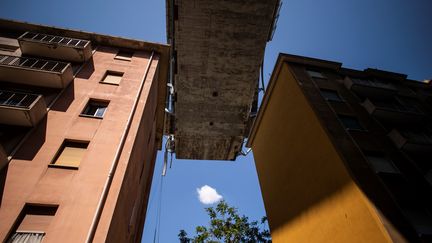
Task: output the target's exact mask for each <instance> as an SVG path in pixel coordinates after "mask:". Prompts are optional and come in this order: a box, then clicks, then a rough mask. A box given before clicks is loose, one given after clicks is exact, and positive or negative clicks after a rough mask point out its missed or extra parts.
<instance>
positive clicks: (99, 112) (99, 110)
mask: <svg viewBox="0 0 432 243" xmlns="http://www.w3.org/2000/svg"><path fill="white" fill-rule="evenodd" d="M105 109H106V107H98V108H97V110H96V114H95V116H98V117H103V115H104V113H105Z"/></svg>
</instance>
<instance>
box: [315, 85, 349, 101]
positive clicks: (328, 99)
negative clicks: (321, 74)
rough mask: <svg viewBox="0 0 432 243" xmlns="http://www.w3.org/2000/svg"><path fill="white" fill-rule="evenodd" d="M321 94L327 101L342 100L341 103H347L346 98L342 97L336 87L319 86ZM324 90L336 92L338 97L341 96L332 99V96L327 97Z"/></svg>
mask: <svg viewBox="0 0 432 243" xmlns="http://www.w3.org/2000/svg"><path fill="white" fill-rule="evenodd" d="M319 91H320V94H321V96H322V97H323V98H324V99H325V100H326V101H332V102H340V103H345V100H344V99H343V98H342V96H340V94H339V92H338V91H337V90H334V89H326V88H319ZM323 92H334V93H335V94H336V96H337V97H339V99H332V98H328V97H326V96H325V95H324V94H323Z"/></svg>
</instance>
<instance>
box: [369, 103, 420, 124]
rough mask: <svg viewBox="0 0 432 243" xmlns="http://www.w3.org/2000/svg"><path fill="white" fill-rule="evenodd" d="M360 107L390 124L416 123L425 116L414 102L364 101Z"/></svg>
mask: <svg viewBox="0 0 432 243" xmlns="http://www.w3.org/2000/svg"><path fill="white" fill-rule="evenodd" d="M362 105H363V107H364V108H365V109H366V110H367V111H368V112H369V114H371V115H372V116H374V117H376V118H377V119H379V120H382V121H386V122H390V123H396V124H398V123H405V124H406V123H416V122H420V121H422V120H424V119H425V118H426V114H425V113H424V112H423V111H422V110H421V109H420V108H419V107H418V106H417V105H416V104H415V103H414V101H407V100H405V101H403V100H402V99H398V98H391V99H388V100H374V101H372V100H370V99H366V100H365V101H364V102H363V103H362Z"/></svg>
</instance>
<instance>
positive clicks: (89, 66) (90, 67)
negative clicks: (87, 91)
mask: <svg viewBox="0 0 432 243" xmlns="http://www.w3.org/2000/svg"><path fill="white" fill-rule="evenodd" d="M94 70H95V67H94V62H93V57H91V58H90V59H89V60H88V61H87V63H86V64H85V66H84V67H83V68H82V69H81V71H79V73H78V74H77V75H76V77H77V78H82V79H89V78H90V76H91V75H92V74H93V72H94Z"/></svg>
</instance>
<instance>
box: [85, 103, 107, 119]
mask: <svg viewBox="0 0 432 243" xmlns="http://www.w3.org/2000/svg"><path fill="white" fill-rule="evenodd" d="M107 107H108V101H98V100H93V99H91V100H89V102H88V103H87V105H86V107H85V108H84V110H83V111H82V112H81V116H85V117H94V118H103V116H104V114H105V112H106V110H107Z"/></svg>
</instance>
